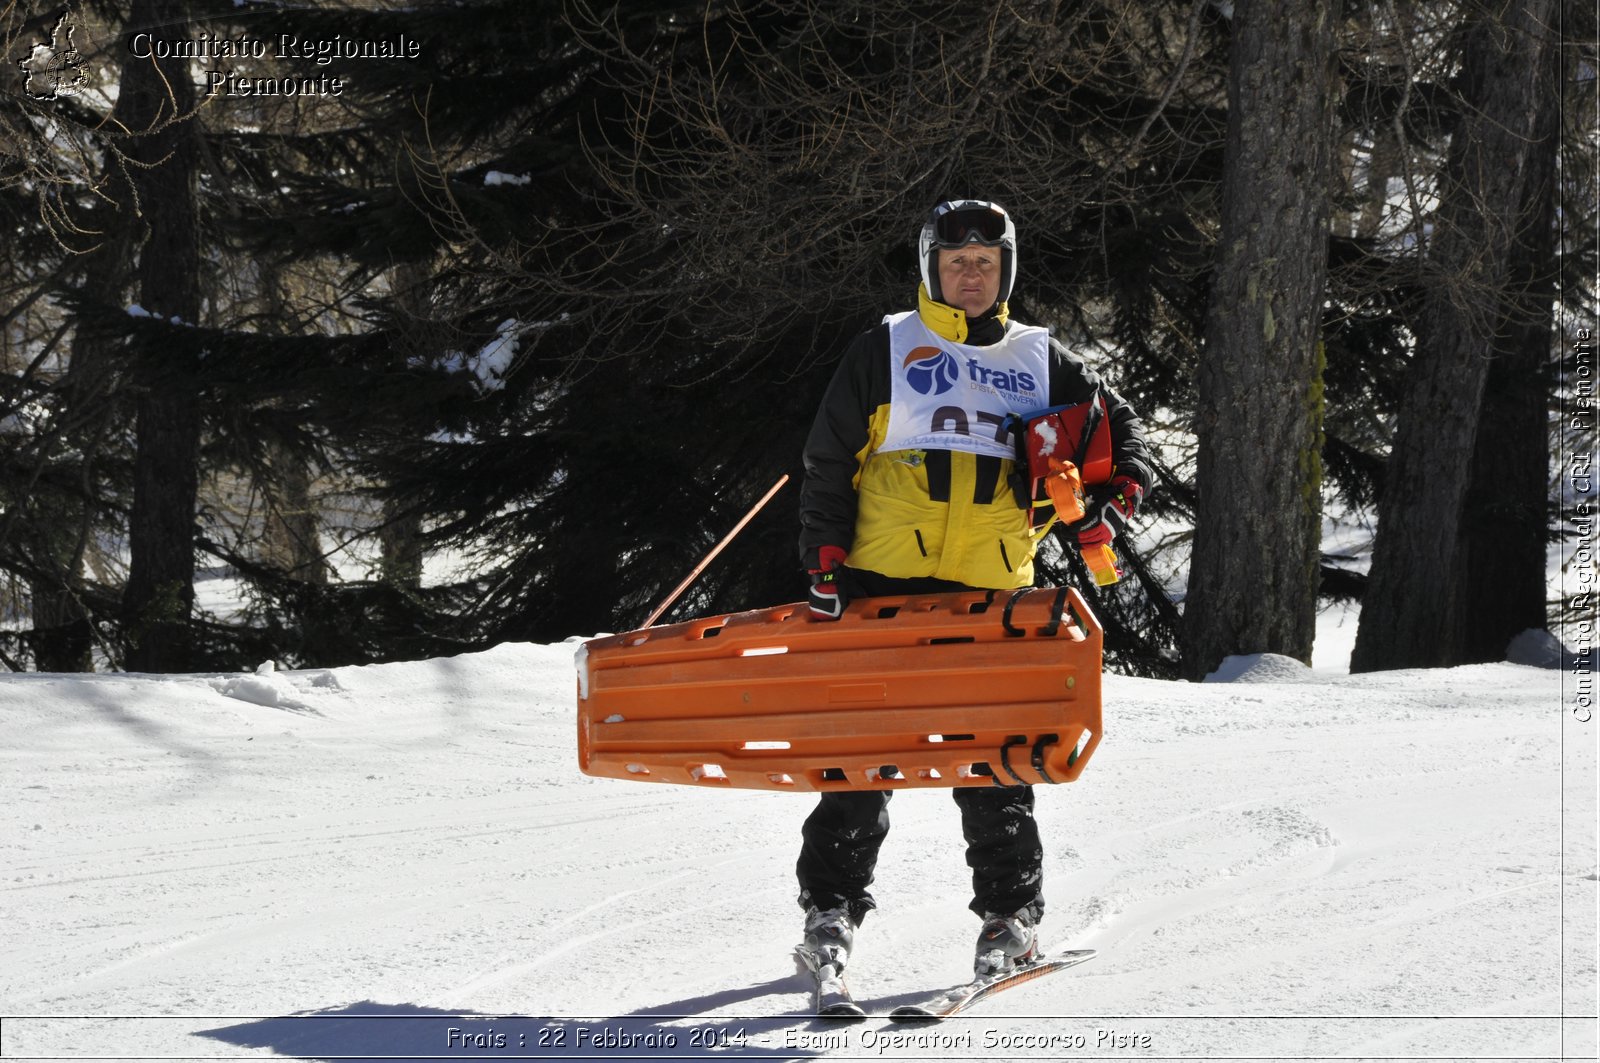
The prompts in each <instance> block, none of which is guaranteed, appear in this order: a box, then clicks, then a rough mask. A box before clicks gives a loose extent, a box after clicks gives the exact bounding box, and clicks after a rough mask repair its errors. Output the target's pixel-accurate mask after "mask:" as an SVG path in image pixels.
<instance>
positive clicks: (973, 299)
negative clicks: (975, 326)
mask: <svg viewBox="0 0 1600 1063" xmlns="http://www.w3.org/2000/svg"><path fill="white" fill-rule="evenodd" d="M939 287H940V288H941V289H942V290H943V291H944V301H945V302H946V303H948V304H950V305H951V306H953V307H956V308H958V309H960V310H964V311H966V314H967V316H968V317H977V316H978V315H979V314H982V313H984V312H985V311H986V310H988V309H989V308H990V307H991V306H993V305H994V304H995V302H996V300H998V299H999V298H1000V249H999V248H998V247H984V246H982V245H980V244H968V245H967V246H966V247H962V248H958V249H956V250H954V251H948V250H945V249H944V248H940V249H939Z"/></svg>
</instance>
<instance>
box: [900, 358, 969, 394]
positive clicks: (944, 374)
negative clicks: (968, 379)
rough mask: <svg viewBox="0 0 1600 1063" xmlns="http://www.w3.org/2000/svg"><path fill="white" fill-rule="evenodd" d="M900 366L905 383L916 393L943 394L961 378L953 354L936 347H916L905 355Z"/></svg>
mask: <svg viewBox="0 0 1600 1063" xmlns="http://www.w3.org/2000/svg"><path fill="white" fill-rule="evenodd" d="M901 368H903V369H904V370H905V373H906V383H908V384H910V385H911V387H912V390H914V391H915V392H916V393H917V394H918V395H943V394H944V393H945V392H947V391H949V390H950V389H951V388H953V387H955V386H956V381H957V380H959V379H961V366H960V364H959V363H958V362H957V361H956V359H955V355H953V354H951V353H950V352H949V351H941V350H940V349H939V348H937V347H917V348H915V349H913V350H912V351H911V352H910V353H909V354H907V355H906V357H905V361H904V362H903V363H901Z"/></svg>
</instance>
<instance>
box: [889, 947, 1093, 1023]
mask: <svg viewBox="0 0 1600 1063" xmlns="http://www.w3.org/2000/svg"><path fill="white" fill-rule="evenodd" d="M1092 959H1094V949H1068V950H1067V951H1065V952H1058V953H1056V954H1055V955H1054V956H1046V957H1045V958H1043V959H1040V960H1037V961H1035V962H1034V963H1030V964H1028V965H1027V966H1026V967H1019V968H1017V969H1016V970H1014V971H1009V972H1007V973H1005V974H1002V975H997V976H995V977H993V978H979V979H977V980H975V981H972V982H968V983H967V984H966V985H960V986H956V987H955V988H954V989H948V990H946V991H945V992H943V993H940V994H939V995H938V996H936V997H934V998H932V999H931V1000H928V1001H925V1002H924V1003H921V1004H905V1005H902V1006H901V1007H898V1008H895V1009H894V1010H893V1011H891V1012H890V1013H889V1018H890V1019H891V1020H892V1021H894V1022H939V1021H940V1020H942V1019H948V1018H950V1017H951V1016H952V1015H959V1014H961V1013H962V1012H963V1011H966V1010H967V1009H968V1008H970V1007H971V1006H972V1005H974V1004H976V1003H978V1001H980V1000H984V999H986V998H988V997H992V996H994V995H995V994H996V993H1003V992H1005V991H1006V990H1007V989H1012V988H1015V987H1016V986H1019V985H1022V984H1023V983H1024V982H1031V981H1033V980H1034V979H1036V978H1043V977H1044V976H1045V975H1047V974H1053V973H1055V972H1056V971H1064V970H1066V969H1067V968H1068V967H1076V966H1077V965H1078V964H1080V963H1083V962H1084V961H1086V960H1092Z"/></svg>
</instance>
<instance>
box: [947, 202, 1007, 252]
mask: <svg viewBox="0 0 1600 1063" xmlns="http://www.w3.org/2000/svg"><path fill="white" fill-rule="evenodd" d="M1005 235H1006V216H1005V215H1004V214H1002V213H1001V212H1000V211H998V210H996V209H995V208H993V207H959V208H957V209H955V210H952V211H948V212H946V213H944V214H941V215H939V216H938V217H937V218H935V219H933V242H934V244H935V246H938V247H942V248H945V249H946V250H949V251H953V250H955V249H956V248H960V247H966V246H967V245H968V244H971V243H978V244H982V245H983V246H984V247H999V246H1000V244H1001V242H1002V241H1003V240H1004V239H1005Z"/></svg>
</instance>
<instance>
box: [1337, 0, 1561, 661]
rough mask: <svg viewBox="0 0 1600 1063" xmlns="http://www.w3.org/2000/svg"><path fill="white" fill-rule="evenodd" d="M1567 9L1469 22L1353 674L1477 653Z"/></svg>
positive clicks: (1522, 1)
mask: <svg viewBox="0 0 1600 1063" xmlns="http://www.w3.org/2000/svg"><path fill="white" fill-rule="evenodd" d="M1553 15H1554V10H1553V0H1510V2H1506V3H1500V4H1496V5H1494V6H1493V8H1492V9H1488V10H1485V11H1483V12H1481V13H1480V14H1479V15H1478V16H1477V17H1476V18H1475V20H1474V21H1473V22H1472V23H1471V24H1470V25H1469V26H1468V28H1467V42H1466V52H1465V60H1464V69H1463V70H1462V75H1461V79H1460V80H1461V84H1462V86H1463V98H1462V100H1461V101H1460V105H1459V106H1460V119H1459V121H1458V123H1457V127H1456V129H1455V131H1454V133H1453V135H1452V137H1451V142H1450V150H1449V153H1448V155H1447V156H1446V160H1445V166H1444V170H1443V171H1442V173H1441V175H1440V195H1439V210H1438V214H1437V217H1436V221H1435V227H1434V235H1433V237H1432V246H1431V247H1430V248H1429V249H1428V258H1427V262H1428V266H1427V273H1426V275H1425V277H1424V284H1425V286H1426V293H1425V295H1424V304H1423V310H1422V317H1421V320H1420V321H1419V322H1418V329H1417V333H1418V334H1417V348H1416V353H1415V354H1414V356H1413V364H1412V366H1411V369H1410V372H1409V377H1408V383H1407V386H1406V394H1405V396H1404V397H1403V399H1402V401H1401V407H1400V411H1399V415H1398V420H1397V425H1396V430H1395V440H1394V446H1393V449H1392V451H1391V453H1390V456H1389V462H1388V466H1387V469H1386V471H1385V474H1384V488H1383V493H1382V495H1381V496H1380V498H1379V500H1378V534H1377V541H1376V543H1375V544H1374V547H1373V556H1372V569H1371V575H1370V576H1369V578H1368V581H1367V589H1366V593H1365V596H1364V597H1363V600H1362V608H1361V622H1360V626H1359V627H1358V629H1357V632H1356V643H1355V651H1354V653H1353V654H1352V655H1351V661H1350V666H1351V669H1352V670H1353V671H1358V672H1365V671H1375V670H1378V669H1384V668H1426V667H1439V666H1444V665H1450V664H1459V663H1461V661H1462V660H1463V659H1464V658H1463V649H1462V647H1463V646H1464V643H1465V636H1464V632H1465V630H1466V626H1467V625H1468V624H1469V623H1470V622H1471V620H1470V617H1469V615H1468V609H1469V607H1470V604H1471V603H1470V601H1469V599H1468V598H1467V586H1468V581H1467V580H1466V579H1464V578H1463V576H1462V573H1463V569H1464V568H1466V567H1468V566H1469V565H1470V566H1472V567H1478V566H1479V565H1481V564H1482V561H1481V560H1478V559H1475V558H1473V556H1472V555H1471V553H1470V552H1469V550H1468V546H1467V542H1466V535H1465V531H1464V521H1465V511H1466V502H1467V495H1468V490H1469V487H1470V486H1471V484H1472V482H1473V466H1474V460H1473V453H1474V447H1475V444H1476V442H1477V437H1478V425H1479V417H1480V414H1481V411H1482V408H1483V396H1484V390H1485V385H1486V382H1487V381H1488V379H1489V373H1490V366H1491V365H1492V364H1493V359H1494V356H1495V353H1496V351H1498V350H1501V349H1502V348H1503V346H1504V345H1505V336H1504V330H1505V324H1506V322H1505V317H1504V308H1505V307H1506V305H1507V303H1506V300H1507V295H1508V286H1509V284H1510V280H1511V275H1510V266H1509V263H1510V261H1511V260H1512V259H1513V258H1514V257H1515V254H1516V244H1517V241H1518V230H1519V229H1520V228H1522V226H1523V224H1524V221H1525V220H1524V219H1523V214H1522V211H1523V205H1524V202H1525V198H1526V191H1527V189H1528V186H1529V183H1530V180H1532V179H1534V176H1535V175H1534V174H1533V170H1534V169H1535V168H1536V167H1533V166H1532V165H1531V153H1532V152H1534V151H1535V150H1537V149H1536V148H1535V144H1536V143H1537V137H1536V133H1537V126H1538V122H1537V115H1538V114H1539V111H1540V105H1541V103H1542V102H1543V101H1542V100H1541V99H1540V87H1541V86H1542V85H1545V84H1547V81H1546V77H1547V71H1546V69H1545V67H1546V64H1547V63H1548V62H1549V43H1550V36H1551V33H1552V30H1551V20H1552V18H1553ZM1495 475H1500V474H1498V473H1496V474H1495ZM1540 483H1541V486H1542V484H1543V478H1542V477H1541V478H1540ZM1541 556H1542V555H1541ZM1496 563H1497V564H1498V562H1496Z"/></svg>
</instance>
